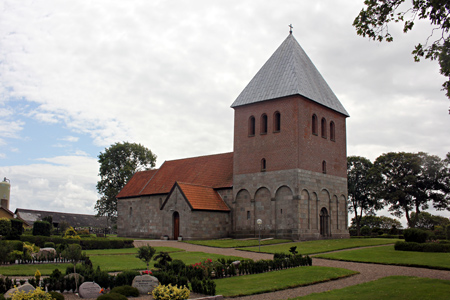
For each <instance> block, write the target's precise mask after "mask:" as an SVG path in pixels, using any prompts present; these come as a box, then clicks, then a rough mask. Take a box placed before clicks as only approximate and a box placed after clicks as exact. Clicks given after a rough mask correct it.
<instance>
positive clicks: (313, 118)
mask: <svg viewBox="0 0 450 300" xmlns="http://www.w3.org/2000/svg"><path fill="white" fill-rule="evenodd" d="M311 126H312V133H313V134H315V135H317V133H318V130H317V127H318V124H317V116H316V115H315V114H314V115H312V125H311Z"/></svg>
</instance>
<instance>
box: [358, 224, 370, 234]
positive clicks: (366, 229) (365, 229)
mask: <svg viewBox="0 0 450 300" xmlns="http://www.w3.org/2000/svg"><path fill="white" fill-rule="evenodd" d="M360 233H361V235H362V236H369V235H370V234H371V233H372V229H370V227H369V226H363V227H361V229H360Z"/></svg>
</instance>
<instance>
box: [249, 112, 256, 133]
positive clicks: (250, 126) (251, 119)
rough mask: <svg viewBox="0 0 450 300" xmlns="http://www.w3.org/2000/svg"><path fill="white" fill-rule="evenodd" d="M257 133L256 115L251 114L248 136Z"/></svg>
mask: <svg viewBox="0 0 450 300" xmlns="http://www.w3.org/2000/svg"><path fill="white" fill-rule="evenodd" d="M254 135H255V117H254V116H251V117H250V118H249V119H248V136H254Z"/></svg>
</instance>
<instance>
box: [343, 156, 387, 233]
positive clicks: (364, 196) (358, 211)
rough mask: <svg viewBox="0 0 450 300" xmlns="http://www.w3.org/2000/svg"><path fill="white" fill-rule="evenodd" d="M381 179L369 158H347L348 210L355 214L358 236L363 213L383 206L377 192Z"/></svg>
mask: <svg viewBox="0 0 450 300" xmlns="http://www.w3.org/2000/svg"><path fill="white" fill-rule="evenodd" d="M380 180H381V177H380V175H379V173H377V172H376V169H374V168H373V164H372V162H371V161H370V160H369V159H367V158H365V157H361V156H349V157H348V158H347V184H348V199H349V201H348V210H349V211H350V212H353V213H354V214H355V217H354V220H355V227H356V231H357V235H358V236H359V235H360V228H361V218H362V216H363V214H370V213H374V212H375V211H376V210H379V209H381V208H382V202H381V201H380V199H379V198H377V193H376V188H377V186H379V183H380Z"/></svg>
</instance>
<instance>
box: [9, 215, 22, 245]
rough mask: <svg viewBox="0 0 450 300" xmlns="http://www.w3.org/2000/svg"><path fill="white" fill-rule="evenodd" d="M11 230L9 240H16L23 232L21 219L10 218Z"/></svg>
mask: <svg viewBox="0 0 450 300" xmlns="http://www.w3.org/2000/svg"><path fill="white" fill-rule="evenodd" d="M10 222H11V232H10V236H9V237H8V238H9V239H11V240H17V239H19V237H20V236H21V235H22V234H23V230H24V229H23V221H22V220H19V219H11V220H10Z"/></svg>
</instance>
